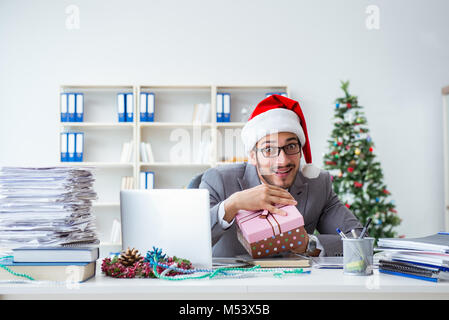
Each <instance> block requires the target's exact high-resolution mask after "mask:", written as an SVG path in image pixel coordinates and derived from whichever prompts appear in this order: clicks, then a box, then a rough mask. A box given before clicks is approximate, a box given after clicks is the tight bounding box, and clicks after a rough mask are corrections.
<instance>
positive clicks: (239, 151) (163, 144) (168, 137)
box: [58, 84, 290, 254]
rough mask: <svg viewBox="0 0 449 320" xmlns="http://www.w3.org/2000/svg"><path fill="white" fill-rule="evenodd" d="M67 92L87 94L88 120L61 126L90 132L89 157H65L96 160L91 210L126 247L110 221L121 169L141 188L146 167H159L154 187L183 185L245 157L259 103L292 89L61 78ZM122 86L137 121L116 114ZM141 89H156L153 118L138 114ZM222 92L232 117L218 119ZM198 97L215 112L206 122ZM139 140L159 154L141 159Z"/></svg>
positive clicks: (116, 207)
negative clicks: (125, 158) (128, 156)
mask: <svg viewBox="0 0 449 320" xmlns="http://www.w3.org/2000/svg"><path fill="white" fill-rule="evenodd" d="M64 92H80V93H83V94H84V122H60V123H59V126H60V131H61V132H65V131H82V132H84V159H83V160H84V162H61V164H62V165H68V166H91V167H95V168H96V171H95V172H96V182H95V186H94V188H95V190H96V191H97V193H98V200H97V201H96V202H95V203H94V204H93V211H94V214H95V216H96V218H97V223H96V225H97V230H98V233H99V237H100V241H101V245H103V246H105V247H107V248H108V249H109V250H120V243H118V242H116V241H113V239H111V238H110V234H111V226H112V221H113V220H114V219H115V220H120V199H119V195H120V187H121V179H122V177H124V176H129V177H133V180H134V188H138V187H139V185H140V181H139V178H140V172H141V171H153V172H154V173H155V186H154V187H155V188H185V187H186V186H187V184H188V183H189V182H190V180H191V179H192V178H193V177H194V176H195V175H196V174H198V173H201V172H204V171H205V170H207V169H208V168H211V167H214V166H218V165H223V164H226V163H230V162H231V161H232V160H233V159H234V160H239V161H241V160H244V158H245V157H244V156H245V155H244V154H243V145H242V143H241V140H240V130H241V129H242V128H243V126H244V124H245V122H246V120H247V118H248V117H249V115H250V114H251V112H252V110H253V108H254V107H255V106H256V104H257V103H258V102H260V101H261V100H262V99H264V98H265V95H266V94H267V93H270V92H285V93H286V94H287V95H288V96H290V94H289V91H288V87H287V86H279V85H276V86H271V85H261V86H247V85H243V86H240V85H226V86H221V85H218V86H217V85H158V84H156V85H107V86H102V85H63V86H61V87H60V92H59V94H61V93H64ZM119 92H132V93H133V94H134V100H133V114H134V118H133V120H134V121H133V122H118V114H117V98H116V97H117V93H119ZM141 92H148V93H150V92H151V93H154V94H155V104H154V105H155V107H154V122H141V121H140V113H139V111H140V107H139V106H140V93H141ZM218 92H222V93H230V94H231V118H230V120H231V122H223V123H219V122H217V121H216V112H217V107H216V105H217V101H216V97H217V93H218ZM58 101H60V99H59V100H58ZM195 104H203V105H207V110H208V112H209V114H208V115H207V117H206V118H205V119H203V122H201V123H198V122H195V123H193V115H194V109H195V107H194V106H195ZM60 110H61V105H59V108H58V114H59V112H60ZM130 141H132V145H133V148H134V153H133V156H132V161H130V162H121V161H120V159H121V152H122V148H123V144H124V143H125V142H130ZM141 142H146V143H150V145H151V149H152V152H153V156H154V162H151V163H150V162H144V161H142V157H141V154H140V143H141ZM206 147H208V149H207V148H206ZM205 149H207V150H205ZM205 151H207V152H205ZM58 157H59V155H58ZM105 250H106V249H105ZM103 253H105V254H108V253H109V252H103Z"/></svg>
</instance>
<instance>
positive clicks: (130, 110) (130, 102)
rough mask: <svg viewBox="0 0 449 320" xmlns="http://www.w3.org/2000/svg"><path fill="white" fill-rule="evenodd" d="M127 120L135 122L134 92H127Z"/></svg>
mask: <svg viewBox="0 0 449 320" xmlns="http://www.w3.org/2000/svg"><path fill="white" fill-rule="evenodd" d="M125 113H126V116H125V122H133V121H134V117H133V116H134V94H133V93H127V94H126V103H125Z"/></svg>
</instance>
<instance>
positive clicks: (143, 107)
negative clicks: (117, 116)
mask: <svg viewBox="0 0 449 320" xmlns="http://www.w3.org/2000/svg"><path fill="white" fill-rule="evenodd" d="M139 107H140V108H139V111H140V122H146V121H148V120H147V114H148V93H146V92H141V93H140V104H139Z"/></svg>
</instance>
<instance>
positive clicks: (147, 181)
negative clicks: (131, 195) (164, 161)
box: [139, 171, 154, 189]
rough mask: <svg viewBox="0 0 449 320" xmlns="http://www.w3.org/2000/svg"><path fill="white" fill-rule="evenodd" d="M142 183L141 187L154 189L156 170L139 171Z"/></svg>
mask: <svg viewBox="0 0 449 320" xmlns="http://www.w3.org/2000/svg"><path fill="white" fill-rule="evenodd" d="M139 175H140V176H139V178H140V179H139V180H140V185H139V189H154V172H153V171H141V172H140V173H139Z"/></svg>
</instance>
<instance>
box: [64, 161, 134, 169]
mask: <svg viewBox="0 0 449 320" xmlns="http://www.w3.org/2000/svg"><path fill="white" fill-rule="evenodd" d="M60 164H61V165H66V166H80V167H84V166H86V167H99V168H133V167H134V163H132V162H126V163H125V162H60Z"/></svg>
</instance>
